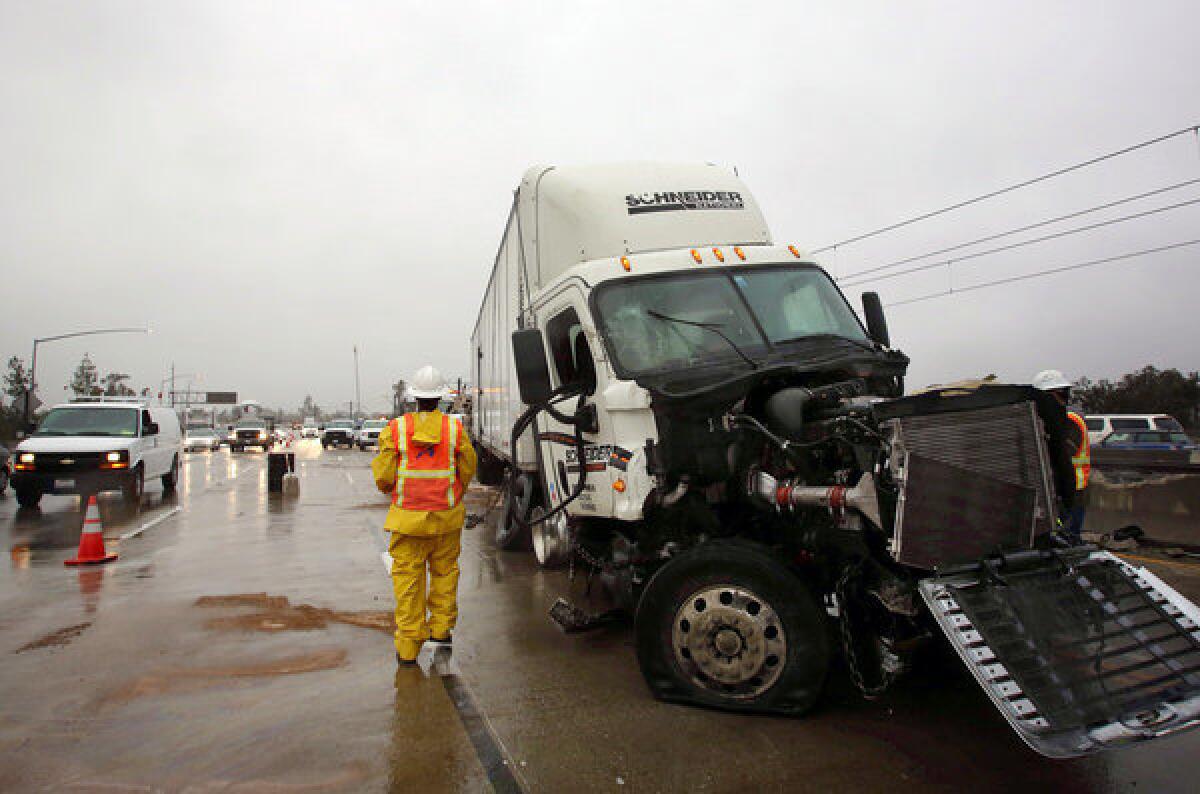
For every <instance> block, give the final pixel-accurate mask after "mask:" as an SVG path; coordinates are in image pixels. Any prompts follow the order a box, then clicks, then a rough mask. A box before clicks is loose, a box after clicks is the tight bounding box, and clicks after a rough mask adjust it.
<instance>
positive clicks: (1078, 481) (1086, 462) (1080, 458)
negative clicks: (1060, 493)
mask: <svg viewBox="0 0 1200 794" xmlns="http://www.w3.org/2000/svg"><path fill="white" fill-rule="evenodd" d="M1067 418H1068V419H1070V420H1071V421H1072V422H1074V423H1075V425H1076V426H1077V427H1078V428H1079V437H1080V438H1081V439H1082V440H1081V441H1080V442H1079V449H1077V450H1075V454H1074V455H1072V456H1071V465H1072V466H1074V467H1075V490H1076V491H1082V490H1083V489H1084V488H1087V487H1088V480H1089V479H1091V476H1092V445H1091V442H1090V441H1088V429H1087V423H1085V422H1084V421H1083V419H1082V418H1080V416H1079V414H1077V413H1075V412H1074V411H1067Z"/></svg>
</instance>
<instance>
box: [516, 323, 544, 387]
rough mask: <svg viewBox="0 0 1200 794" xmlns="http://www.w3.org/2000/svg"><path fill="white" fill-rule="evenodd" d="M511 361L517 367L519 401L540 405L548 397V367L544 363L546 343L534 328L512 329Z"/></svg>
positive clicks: (540, 333) (539, 332)
mask: <svg viewBox="0 0 1200 794" xmlns="http://www.w3.org/2000/svg"><path fill="white" fill-rule="evenodd" d="M512 345H513V363H515V364H516V367H517V386H518V387H519V389H520V391H521V402H523V403H525V404H526V405H542V404H543V403H545V402H547V401H548V400H549V399H550V392H551V388H550V368H549V366H548V365H547V364H546V345H545V343H544V342H543V341H542V332H541V331H539V330H538V329H536V328H527V329H525V330H522V331H513V335H512Z"/></svg>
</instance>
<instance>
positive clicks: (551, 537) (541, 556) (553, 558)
mask: <svg viewBox="0 0 1200 794" xmlns="http://www.w3.org/2000/svg"><path fill="white" fill-rule="evenodd" d="M544 515H546V511H545V510H544V509H543V508H542V507H540V506H538V507H535V508H534V509H533V513H532V514H531V515H530V520H531V521H534V522H537V523H535V524H534V525H533V555H534V556H535V557H537V561H538V564H539V565H542V566H543V567H552V566H555V565H562V564H563V563H565V562H566V561H567V559H568V558H569V556H570V554H571V539H570V536H569V534H568V533H569V530H568V520H569V519H568V517H567V514H566V513H565V512H559V513H557V514H555V515H553V516H551V517H550V519H549V520H547V521H541V520H540V519H541V518H542V516H544Z"/></svg>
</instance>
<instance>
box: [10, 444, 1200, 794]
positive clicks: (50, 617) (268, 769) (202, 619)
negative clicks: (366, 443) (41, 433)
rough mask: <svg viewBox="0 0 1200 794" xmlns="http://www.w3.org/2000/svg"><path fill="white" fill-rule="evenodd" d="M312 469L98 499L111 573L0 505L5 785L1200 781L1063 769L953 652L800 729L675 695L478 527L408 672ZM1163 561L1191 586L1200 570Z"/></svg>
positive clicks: (358, 493) (1199, 743)
mask: <svg viewBox="0 0 1200 794" xmlns="http://www.w3.org/2000/svg"><path fill="white" fill-rule="evenodd" d="M297 457H298V468H299V472H300V475H301V495H300V498H299V499H298V500H294V501H284V500H282V499H281V498H280V497H278V496H268V495H267V493H266V467H265V462H264V458H263V456H262V455H260V454H256V453H247V454H240V455H236V456H231V455H230V454H229V453H228V452H227V451H221V452H219V453H198V454H189V455H187V456H186V461H185V467H184V474H183V477H182V480H181V484H180V488H179V492H178V494H177V495H175V496H172V497H166V498H164V496H163V494H162V492H161V490H160V488H159V487H158V485H157V484H148V485H147V493H146V497H145V500H144V501H143V504H142V505H141V507H140V509H137V510H132V509H129V508H125V507H123V506H122V504H121V503H120V500H119V498H118V497H117V495H115V494H113V495H110V496H106V497H102V499H101V513H102V516H103V519H104V522H105V536H106V539H107V542H108V544H109V547H110V549H115V550H117V551H118V552H119V554H120V559H119V560H118V561H117V562H115V563H113V564H110V565H108V566H104V567H99V568H83V569H72V568H65V567H64V566H63V564H62V561H63V560H64V559H65V558H67V557H69V556H71V555H72V554H73V552H74V549H75V546H76V544H77V542H78V538H79V528H80V524H81V521H82V513H81V510H80V505H79V500H78V499H76V498H74V497H53V496H51V497H46V498H45V499H44V501H43V503H42V508H41V510H40V511H36V512H32V513H29V512H26V511H18V509H17V507H16V503H15V500H14V499H13V497H12V495H11V494H9V495H8V496H7V497H6V498H4V499H2V500H0V541H2V542H3V543H4V544H5V548H7V549H8V550H9V555H10V560H9V564H8V565H6V566H0V657H2V658H3V663H2V664H0V790H2V791H39V790H63V789H66V790H81V791H89V790H90V791H110V790H111V791H117V790H120V791H154V790H164V791H179V790H189V791H271V792H276V791H286V792H291V791H383V790H396V791H400V790H404V791H413V790H417V791H422V792H424V791H480V790H488V789H489V788H490V787H492V786H497V787H499V788H500V789H504V788H505V787H506V786H507V785H508V784H509V783H515V784H516V786H518V787H520V788H524V789H526V790H529V791H552V792H557V791H577V790H587V791H604V790H614V791H759V790H762V791H770V790H795V789H801V790H810V789H815V790H831V789H833V790H855V791H896V790H905V789H914V788H920V789H941V790H947V791H949V790H954V791H958V790H962V789H964V788H970V789H971V790H973V791H1002V790H1003V791H1011V790H1025V791H1043V790H1055V791H1076V790H1079V791H1110V790H1111V791H1124V790H1133V789H1135V788H1136V789H1140V790H1151V791H1191V790H1194V783H1193V781H1192V779H1191V778H1192V777H1193V776H1194V774H1195V772H1196V771H1197V769H1198V766H1200V762H1198V761H1197V758H1200V731H1198V732H1193V733H1191V734H1186V735H1183V736H1178V737H1173V738H1169V739H1166V740H1162V741H1159V742H1156V743H1154V744H1153V745H1151V746H1146V747H1135V748H1131V749H1128V750H1125V751H1121V752H1117V753H1110V754H1106V755H1102V756H1098V757H1092V758H1088V759H1082V760H1074V761H1067V762H1062V761H1057V762H1056V761H1049V760H1046V759H1043V758H1041V757H1039V756H1037V755H1035V754H1034V753H1032V752H1031V751H1029V750H1027V749H1025V747H1024V746H1023V745H1022V744H1021V742H1020V740H1019V739H1017V738H1016V736H1015V735H1014V734H1012V732H1011V731H1010V730H1009V729H1008V727H1007V725H1006V724H1005V723H1004V721H1003V720H1002V719H1001V717H1000V716H999V714H998V713H997V712H996V711H995V710H994V709H993V708H992V706H991V705H990V704H989V703H988V702H987V701H986V699H985V698H984V696H983V695H982V693H981V692H980V691H979V690H978V688H977V686H976V685H975V684H974V683H973V681H971V680H969V678H968V677H967V675H966V674H965V673H964V672H962V671H960V670H959V669H957V662H956V661H954V660H953V659H952V658H950V657H949V656H948V655H943V656H937V655H935V658H934V659H933V663H932V664H931V665H930V666H928V667H926V668H925V669H924V670H922V671H921V672H920V673H919V674H916V675H913V676H911V677H909V678H907V679H905V680H904V681H903V682H902V683H901V684H899V685H898V686H897V687H896V688H895V689H894V690H893V691H892V692H889V693H888V694H887V695H885V696H884V697H883V698H881V699H879V700H877V701H874V702H866V701H864V700H862V699H861V698H860V697H859V696H858V695H857V694H855V692H854V690H853V688H852V687H851V685H850V684H849V682H848V679H847V677H846V676H845V675H844V673H842V672H840V671H839V672H838V673H837V674H835V676H834V679H833V681H832V683H831V686H830V691H829V694H828V696H827V697H826V699H825V701H824V703H823V705H822V706H821V708H820V709H819V711H817V712H816V713H814V714H812V715H811V716H809V717H807V718H805V719H798V720H791V719H775V718H751V717H740V716H732V715H728V714H723V713H716V712H711V711H701V710H696V709H689V708H684V707H679V706H670V705H664V704H661V703H657V702H655V701H654V700H652V699H651V698H650V696H649V695H648V693H647V690H646V688H645V686H644V685H643V683H642V681H641V678H640V676H639V674H638V671H637V666H636V662H635V659H634V652H633V647H632V635H631V632H630V630H629V628H628V627H621V626H617V627H612V628H610V629H606V630H603V631H599V632H595V633H591V634H584V635H575V636H569V637H568V636H564V635H563V634H561V633H560V632H559V631H558V630H557V629H556V628H554V627H553V625H552V624H551V623H550V622H549V620H548V619H547V618H546V610H547V609H548V608H549V606H550V604H551V603H553V601H554V599H555V598H556V597H557V596H558V595H560V594H561V593H563V592H564V590H565V588H566V586H567V585H566V575H565V573H563V572H550V571H540V570H538V569H537V567H536V565H535V564H534V563H533V560H532V558H531V557H530V556H528V555H524V554H515V553H503V552H497V551H495V549H494V548H493V547H492V546H491V544H490V538H489V533H488V530H487V529H486V527H485V526H481V527H479V528H477V529H474V530H470V531H467V532H466V533H464V544H463V545H464V550H463V559H462V566H463V577H462V581H461V585H460V607H461V611H462V617H461V619H460V624H459V630H458V633H457V636H456V640H455V657H454V660H455V664H456V665H457V667H458V668H459V669H460V670H461V676H459V677H456V678H453V679H439V678H437V677H433V678H426V677H425V676H424V675H423V674H422V673H421V671H420V670H415V669H404V670H400V671H397V670H396V667H395V663H394V657H393V651H392V647H391V641H390V636H389V631H390V626H389V625H388V622H389V612H390V609H391V590H390V583H389V580H388V577H387V576H386V573H385V571H384V567H383V563H382V562H381V560H380V551H381V550H382V548H383V545H382V542H383V538H382V534H381V533H380V532H379V530H378V529H377V527H378V526H379V525H380V524H381V522H382V517H383V512H384V510H385V509H386V501H385V500H384V498H383V497H382V496H381V495H379V494H378V493H376V492H375V490H374V487H373V485H372V483H371V481H370V475H369V470H368V469H367V462H368V460H369V459H370V453H369V452H368V453H364V452H358V451H340V452H338V451H332V450H331V451H325V452H323V451H322V450H321V449H320V446H319V445H317V444H316V443H315V442H312V441H309V442H302V444H301V446H300V447H299V450H298V456H297ZM468 498H469V499H470V500H471V503H472V509H473V510H474V511H475V512H481V511H482V510H483V509H484V508H485V507H486V506H487V505H488V504H490V503H491V502H492V501H493V498H494V497H493V494H492V493H491V492H490V491H488V490H487V489H481V488H476V489H474V490H473V491H472V493H471V494H470V495H469V497H468ZM143 528H144V530H143ZM139 530H142V531H141V532H140V534H136V535H133V536H131V537H127V539H125V540H120V537H121V536H122V535H126V536H129V535H131V533H135V532H138V531H139ZM1157 568H1158V570H1159V571H1160V573H1163V574H1165V575H1167V576H1168V577H1172V576H1174V575H1178V576H1179V577H1181V578H1182V579H1183V580H1185V581H1186V582H1188V583H1189V589H1191V587H1192V586H1194V584H1195V582H1196V581H1197V578H1198V577H1197V575H1196V574H1197V570H1200V569H1193V568H1191V567H1187V566H1186V565H1183V564H1182V563H1178V562H1175V563H1171V564H1165V565H1160V566H1157ZM1195 595H1196V592H1194V591H1193V592H1192V596H1193V597H1195Z"/></svg>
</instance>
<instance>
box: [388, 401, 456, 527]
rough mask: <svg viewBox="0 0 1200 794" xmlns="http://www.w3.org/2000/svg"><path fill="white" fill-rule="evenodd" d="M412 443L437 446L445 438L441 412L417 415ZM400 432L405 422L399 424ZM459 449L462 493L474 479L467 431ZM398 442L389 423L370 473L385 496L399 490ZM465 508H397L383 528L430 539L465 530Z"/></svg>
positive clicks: (389, 514) (392, 508)
mask: <svg viewBox="0 0 1200 794" xmlns="http://www.w3.org/2000/svg"><path fill="white" fill-rule="evenodd" d="M416 416H417V418H416V428H415V432H414V435H413V440H414V441H415V442H416V443H418V444H436V443H438V442H439V441H440V440H441V438H442V412H441V411H423V412H421V413H418V414H417V415H416ZM400 430H401V432H403V431H404V423H403V422H401V423H400ZM458 438H459V443H458V448H457V449H455V450H454V453H453V454H454V462H455V470H456V474H457V478H458V481H459V483H460V484H461V485H462V490H463V493H466V490H467V485H469V484H470V482H471V478H472V477H474V476H475V449H474V447H472V446H471V442H470V441H468V440H467V434H466V432H465V429H464V430H463V431H461V432H460V433H459V434H458ZM396 463H397V460H396V439H395V438H394V437H393V436H392V425H391V423H389V424H388V425H387V427H385V428H384V429H383V431H382V432H380V434H379V454H378V455H376V456H375V459H374V460H372V461H371V472H372V474H373V475H374V476H375V485H376V487H378V488H379V490H380V491H382V492H383V493H386V494H390V493H392V492H393V491H394V490H395V488H396ZM466 512H467V509H466V506H465V505H464V503H463V502H462V501H460V502H459V503H458V504H457V505H455V506H454V507H452V508H450V509H449V510H435V511H426V510H405V509H403V508H401V507H398V506H397V505H394V504H393V505H392V506H391V507H390V508H388V514H387V519H386V520H385V521H384V522H383V528H384V529H386V530H387V531H389V532H395V533H398V534H401V535H417V536H422V537H428V536H432V535H444V534H446V533H448V532H456V531H458V530H460V529H462V526H463V522H464V521H465V519H466Z"/></svg>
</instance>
